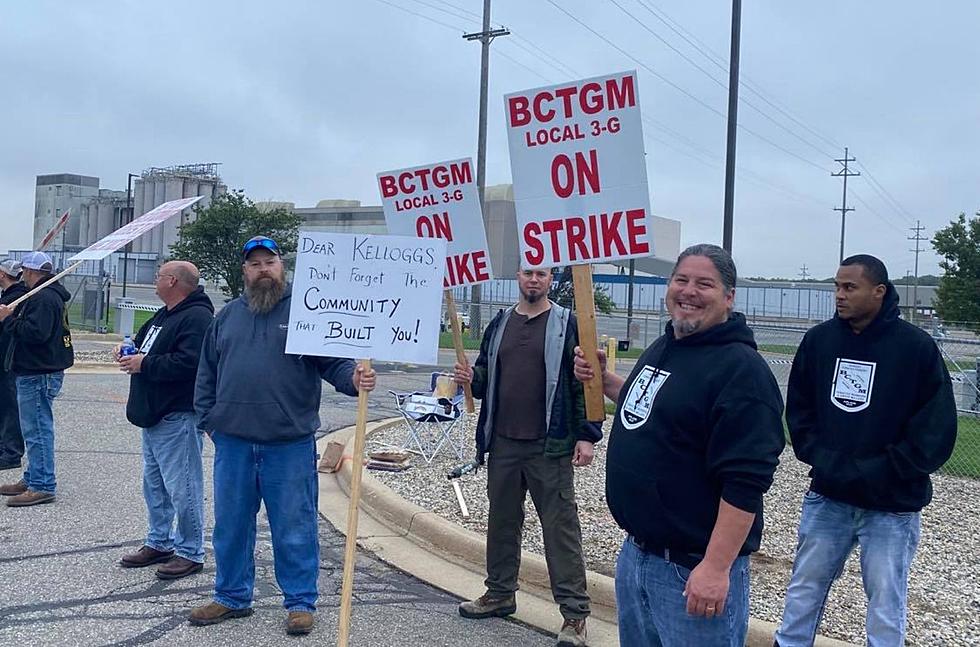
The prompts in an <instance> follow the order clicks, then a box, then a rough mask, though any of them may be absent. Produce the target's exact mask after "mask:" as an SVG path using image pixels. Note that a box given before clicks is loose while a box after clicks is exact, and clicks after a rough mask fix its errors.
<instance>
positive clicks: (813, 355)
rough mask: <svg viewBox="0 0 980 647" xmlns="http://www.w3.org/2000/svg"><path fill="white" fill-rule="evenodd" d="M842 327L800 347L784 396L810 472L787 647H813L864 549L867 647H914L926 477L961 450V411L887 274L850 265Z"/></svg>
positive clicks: (819, 330) (815, 332)
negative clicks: (911, 582)
mask: <svg viewBox="0 0 980 647" xmlns="http://www.w3.org/2000/svg"><path fill="white" fill-rule="evenodd" d="M834 283H835V285H836V286H837V316H836V317H834V318H833V319H831V320H830V321H826V322H824V323H822V324H820V325H819V326H816V327H814V328H813V329H811V330H810V331H809V332H807V334H806V335H805V336H804V337H803V341H802V342H801V343H800V347H799V349H798V350H797V352H796V358H795V359H794V360H793V369H792V371H791V372H790V377H789V387H788V390H787V394H786V421H787V423H788V424H789V433H790V438H791V440H792V442H793V451H794V452H795V453H796V456H797V458H799V459H800V460H801V461H803V462H804V463H807V464H808V465H810V467H811V469H810V478H811V481H810V489H809V491H808V492H807V493H806V494H805V495H804V496H803V511H802V515H801V519H800V528H799V541H798V542H797V553H796V561H795V562H794V564H793V576H792V579H791V580H790V583H789V589H788V590H787V592H786V608H785V610H784V612H783V622H782V625H781V626H780V628H779V631H778V632H776V645H777V646H779V647H803V646H806V647H809V646H810V645H812V644H813V641H814V637H815V636H816V633H817V630H818V628H819V625H820V619H821V617H822V615H823V609H824V604H825V603H826V601H827V594H828V593H829V591H830V586H831V584H833V582H834V580H836V579H837V578H838V577H839V576H840V574H841V572H842V571H843V569H844V562H845V561H846V560H847V557H848V555H850V553H851V551H852V550H853V549H854V547H855V546H858V545H860V547H861V572H862V576H863V580H864V589H865V594H866V595H867V596H868V615H867V620H866V631H867V637H868V645H869V647H899V646H900V645H904V644H905V620H906V595H907V592H908V574H909V567H910V566H911V564H912V558H913V557H914V556H915V549H916V546H917V545H918V542H919V517H920V510H921V509H922V508H923V507H925V506H926V505H928V503H929V501H930V500H931V499H932V482H931V480H930V478H929V475H930V474H932V473H933V472H935V471H936V470H938V469H939V468H940V467H942V465H943V463H945V462H946V460H947V459H949V457H950V455H951V454H952V451H953V445H954V444H955V442H956V402H955V400H954V398H953V388H952V384H951V382H950V378H949V373H948V372H947V371H946V365H945V362H943V357H942V353H941V352H940V351H939V348H938V347H937V346H936V343H935V342H934V341H933V340H932V339H931V338H930V337H929V335H927V334H926V333H925V332H923V331H922V330H920V329H919V328H917V327H915V326H913V325H912V324H910V323H908V322H905V321H902V320H900V319H899V316H898V315H899V310H898V293H897V292H896V291H895V286H893V285H892V284H891V282H890V281H889V280H888V270H887V269H886V268H885V265H884V264H883V263H882V262H881V261H880V260H878V259H877V258H875V257H874V256H869V255H866V254H860V255H857V256H851V257H850V258H846V259H844V261H843V262H842V263H841V267H840V269H838V270H837V277H836V279H835V280H834Z"/></svg>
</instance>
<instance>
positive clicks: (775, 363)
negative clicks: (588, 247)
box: [460, 303, 980, 479]
mask: <svg viewBox="0 0 980 647" xmlns="http://www.w3.org/2000/svg"><path fill="white" fill-rule="evenodd" d="M508 305H510V304H509V303H499V304H484V305H483V307H482V321H483V324H484V325H486V324H487V323H488V322H489V321H490V319H491V318H492V317H493V315H494V314H495V313H496V312H497V310H499V309H500V308H503V307H506V306H508ZM460 311H468V304H460ZM668 320H669V318H668V316H667V314H666V312H664V311H662V310H661V311H652V312H650V311H645V312H636V313H634V315H633V317H631V318H627V316H626V315H625V313H615V314H611V315H601V314H600V315H597V316H596V329H597V332H598V334H599V335H600V336H602V335H605V336H607V337H612V338H615V339H617V340H626V339H629V340H630V341H631V346H632V350H628V351H620V357H624V358H625V357H636V356H637V354H638V352H640V351H642V350H643V349H644V348H646V347H647V346H649V345H650V344H652V343H653V342H654V341H655V340H656V339H657V337H659V336H660V335H662V334H663V331H664V326H665V325H666V323H667V321H668ZM817 323H820V322H819V321H810V322H806V321H804V322H801V323H798V324H796V323H792V324H790V323H784V322H780V321H779V320H778V319H772V318H762V317H752V316H751V315H749V326H750V327H751V328H752V330H753V332H754V334H755V340H756V344H758V346H759V351H760V352H761V353H762V356H763V357H764V358H765V359H766V361H767V362H768V364H769V368H770V369H771V370H772V372H773V375H774V376H775V377H776V381H777V382H778V383H779V386H780V389H781V390H782V391H783V395H784V396H785V394H786V385H787V383H788V382H789V372H790V368H791V367H792V365H793V357H794V355H795V354H796V349H797V348H798V347H799V344H800V341H801V340H802V339H803V335H804V334H805V333H806V331H807V330H809V329H810V328H811V327H812V326H814V325H816V324H817ZM921 325H922V328H923V329H924V330H925V331H926V332H927V333H929V334H930V336H932V337H933V339H934V340H935V341H936V344H937V345H938V346H939V349H940V351H941V352H942V355H943V358H944V360H945V361H946V367H947V369H948V370H949V374H950V379H951V381H952V385H953V393H954V395H955V397H956V407H957V415H958V435H957V440H956V448H955V450H954V452H953V456H952V457H951V458H950V460H949V461H948V462H947V463H946V465H944V466H943V469H942V470H941V471H942V472H943V473H945V474H949V475H954V476H965V477H969V478H974V479H980V389H978V386H977V374H978V369H980V363H978V362H980V337H978V336H977V334H976V333H975V332H974V331H976V330H980V325H978V324H962V325H955V326H954V325H950V324H946V325H944V326H941V327H940V326H937V325H936V324H935V322H934V321H932V320H927V321H924V322H923V323H922V324H921ZM628 333H629V334H628Z"/></svg>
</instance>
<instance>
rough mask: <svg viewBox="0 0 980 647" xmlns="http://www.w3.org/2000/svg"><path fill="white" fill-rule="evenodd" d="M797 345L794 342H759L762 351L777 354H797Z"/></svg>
mask: <svg viewBox="0 0 980 647" xmlns="http://www.w3.org/2000/svg"><path fill="white" fill-rule="evenodd" d="M796 349H797V346H795V345H793V344H759V352H760V353H775V354H776V355H796Z"/></svg>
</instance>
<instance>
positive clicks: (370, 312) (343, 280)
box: [286, 231, 446, 365]
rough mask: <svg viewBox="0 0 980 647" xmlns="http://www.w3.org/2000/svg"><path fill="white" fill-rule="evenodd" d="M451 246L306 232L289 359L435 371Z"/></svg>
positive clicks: (298, 252) (299, 261) (434, 240)
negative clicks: (326, 359)
mask: <svg viewBox="0 0 980 647" xmlns="http://www.w3.org/2000/svg"><path fill="white" fill-rule="evenodd" d="M445 259H446V242H445V241H444V240H441V239H439V238H425V239H420V238H408V237H405V236H371V235H366V234H337V233H327V232H312V231H301V232H300V233H299V242H298V246H297V249H296V271H295V276H294V279H293V294H292V303H291V306H290V309H289V332H288V333H287V336H286V352H287V353H291V354H294V355H325V356H329V357H348V358H351V359H374V360H379V361H389V362H405V363H415V364H429V365H435V364H437V363H438V354H439V315H440V312H441V309H442V279H443V272H444V268H445V262H446V261H445Z"/></svg>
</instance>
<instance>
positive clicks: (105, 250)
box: [10, 196, 203, 308]
mask: <svg viewBox="0 0 980 647" xmlns="http://www.w3.org/2000/svg"><path fill="white" fill-rule="evenodd" d="M202 197H203V196H197V197H194V198H181V199H180V200H171V201H170V202H164V203H163V204H161V205H160V206H159V207H157V208H156V209H153V210H152V211H148V212H146V213H145V214H143V215H142V216H140V217H139V218H137V219H136V220H134V221H133V222H131V223H129V224H128V225H125V226H123V227H120V228H119V229H117V230H116V231H114V232H112V233H111V234H109V235H108V236H106V237H105V238H101V239H99V240H98V241H96V242H95V243H93V244H92V245H90V246H88V247H86V248H85V249H83V250H82V251H80V252H78V253H77V254H75V255H74V256H72V257H71V258H69V259H68V260H69V261H77V262H76V263H73V264H72V265H69V266H68V267H66V268H65V269H64V270H62V271H61V272H58V273H57V274H55V275H54V277H53V278H52V279H51V280H50V281H46V282H45V283H42V284H41V285H39V286H37V287H35V288H34V289H33V290H31V291H30V292H28V293H27V294H25V295H23V296H21V297H20V298H19V299H16V300H14V301H13V302H12V303H11V304H10V307H11V308H14V307H16V306H17V305H18V304H20V303H21V302H22V301H24V300H25V299H29V298H31V297H32V296H33V295H35V294H37V293H38V292H40V291H41V290H42V289H44V286H45V285H47V284H48V283H51V282H53V281H57V280H58V279H60V278H61V277H63V276H65V275H66V274H69V273H71V272H73V271H75V269H76V268H77V267H78V266H79V265H81V264H82V262H83V261H87V260H96V261H99V260H102V259H103V258H105V257H106V256H109V255H110V254H112V252H114V251H116V250H117V249H120V248H122V247H123V246H124V245H126V244H127V243H130V242H132V241H134V240H136V239H137V238H139V237H140V236H142V235H143V234H145V233H146V232H148V231H150V230H151V229H153V228H154V227H156V226H157V225H159V224H160V223H162V222H165V221H166V220H168V219H170V218H172V217H173V216H175V215H177V214H178V213H180V212H181V211H183V210H184V209H186V208H188V207H190V206H191V205H193V204H194V203H195V202H197V201H198V200H200V199H201V198H202ZM66 216H67V212H66ZM62 218H63V219H64V220H65V221H66V222H67V218H66V217H65V216H62Z"/></svg>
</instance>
